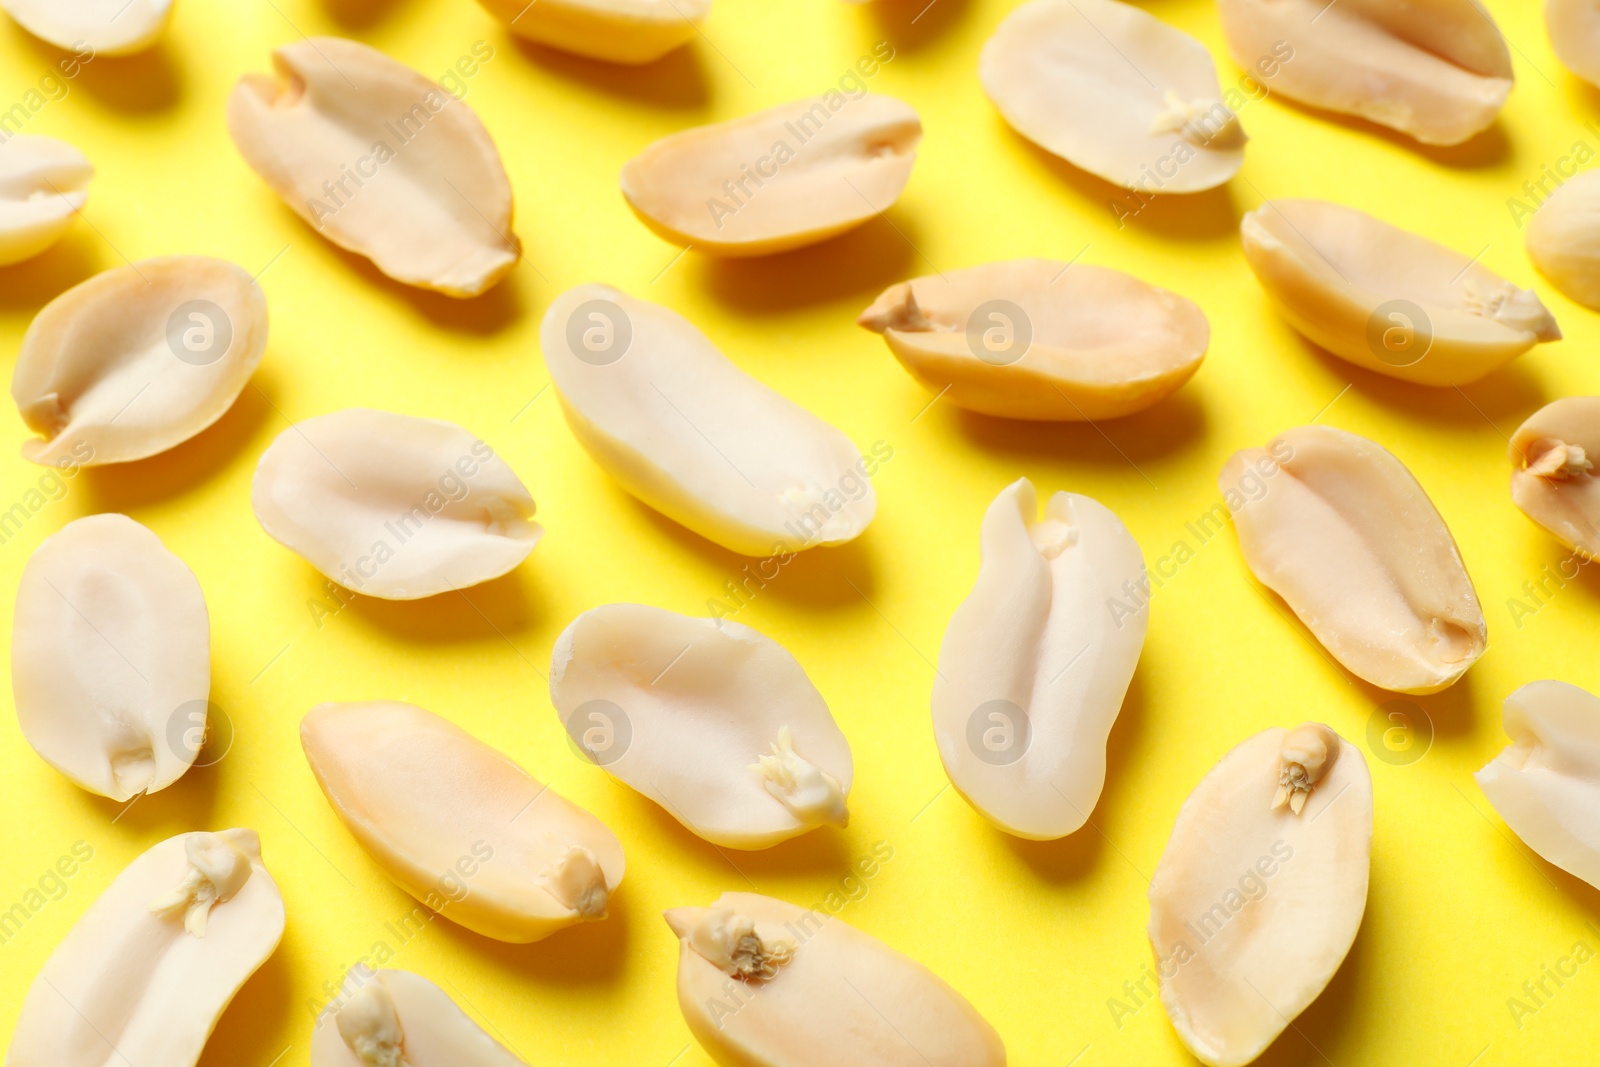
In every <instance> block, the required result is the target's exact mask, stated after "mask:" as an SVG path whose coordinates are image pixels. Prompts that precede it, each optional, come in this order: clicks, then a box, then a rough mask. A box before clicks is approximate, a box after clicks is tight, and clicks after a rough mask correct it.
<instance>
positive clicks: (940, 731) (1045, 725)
mask: <svg viewBox="0 0 1600 1067" xmlns="http://www.w3.org/2000/svg"><path fill="white" fill-rule="evenodd" d="M982 556H983V562H982V565H981V566H980V567H979V569H978V580H977V582H976V583H975V584H974V585H973V588H972V592H971V593H970V594H969V595H968V596H967V599H966V600H965V601H963V602H962V604H961V606H960V607H959V608H957V609H956V612H955V615H954V616H953V617H952V618H951V619H950V626H949V628H948V629H947V630H946V631H945V635H944V644H943V645H942V646H941V648H940V650H939V673H938V676H937V677H936V678H935V680H934V683H933V728H934V736H935V738H936V740H937V741H938V744H939V756H940V758H941V759H943V760H944V767H945V772H946V773H947V774H949V775H950V781H951V783H952V784H953V785H954V786H955V787H956V789H957V791H959V792H960V793H961V795H962V796H964V797H965V798H966V799H967V801H968V803H970V804H971V805H972V806H973V807H975V808H977V809H978V811H979V812H981V813H982V814H983V816H984V817H985V818H987V819H988V820H989V821H990V822H992V823H994V824H995V825H996V826H998V827H1000V829H1002V830H1004V831H1006V832H1007V833H1009V834H1015V835H1016V836H1018V837H1026V838H1033V839H1035V840H1052V839H1055V838H1058V837H1065V836H1066V835H1067V834H1070V833H1072V832H1073V831H1074V830H1077V829H1078V828H1079V827H1081V826H1082V825H1083V824H1084V822H1086V821H1087V820H1088V818H1089V814H1090V813H1091V812H1092V811H1093V810H1094V806H1095V802H1096V801H1097V800H1099V799H1100V791H1101V789H1102V788H1103V787H1104V785H1105V780H1106V738H1107V737H1108V736H1109V735H1110V733H1111V724H1112V723H1113V722H1115V721H1116V718H1117V713H1118V712H1120V711H1121V710H1122V700H1123V697H1124V696H1125V695H1126V694H1127V691H1128V685H1129V683H1130V682H1131V681H1132V680H1133V672H1134V668H1135V667H1136V666H1137V665H1138V663H1139V653H1140V650H1141V649H1143V647H1144V635H1145V627H1146V625H1147V623H1148V621H1149V612H1148V610H1146V608H1145V606H1144V605H1143V604H1138V606H1137V607H1132V606H1130V607H1128V608H1127V609H1126V613H1125V614H1124V613H1123V612H1122V611H1119V610H1118V609H1117V607H1116V605H1117V604H1123V603H1125V602H1126V601H1125V598H1126V597H1128V596H1129V592H1128V591H1129V590H1134V591H1135V592H1137V590H1140V589H1142V588H1145V587H1146V579H1145V569H1144V558H1143V557H1142V556H1141V555H1140V553H1139V546H1138V544H1137V543H1136V542H1135V541H1134V539H1133V536H1132V535H1131V534H1130V533H1128V529H1127V527H1125V526H1123V525H1122V522H1121V521H1120V520H1119V519H1118V518H1117V517H1116V516H1115V515H1113V514H1112V513H1111V512H1110V511H1109V510H1107V509H1106V508H1105V507H1103V506H1102V505H1100V504H1099V503H1097V502H1096V501H1094V500H1091V499H1089V498H1088V497H1086V496H1079V495H1077V494H1075V493H1056V494H1055V495H1054V496H1052V497H1051V498H1050V501H1049V503H1047V504H1046V505H1045V510H1044V516H1043V518H1040V517H1039V512H1038V500H1037V497H1036V496H1035V494H1034V490H1033V484H1032V483H1031V482H1029V481H1028V480H1027V479H1026V478H1022V479H1019V480H1017V481H1016V482H1014V483H1012V484H1011V485H1009V486H1007V487H1006V488H1005V489H1004V490H1002V491H1001V493H1000V495H999V496H998V497H996V498H995V501H994V503H993V504H991V505H989V511H988V513H987V514H986V515H984V517H983V538H982Z"/></svg>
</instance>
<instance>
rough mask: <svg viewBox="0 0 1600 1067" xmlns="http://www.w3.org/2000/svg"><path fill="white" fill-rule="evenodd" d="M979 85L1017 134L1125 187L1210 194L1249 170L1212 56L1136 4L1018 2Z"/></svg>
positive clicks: (988, 48)
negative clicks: (1241, 170)
mask: <svg viewBox="0 0 1600 1067" xmlns="http://www.w3.org/2000/svg"><path fill="white" fill-rule="evenodd" d="M978 77H979V79H980V80H981V81H982V82H983V90H984V92H986V93H988V94H989V99H990V100H992V101H994V104H995V106H996V107H998V108H999V109H1000V113H1001V114H1002V115H1004V116H1005V119H1006V121H1007V122H1008V123H1010V124H1011V125H1012V126H1013V127H1014V128H1015V129H1016V131H1017V132H1018V133H1020V134H1022V135H1023V136H1024V137H1026V138H1027V139H1028V140H1030V141H1033V142H1034V143H1035V144H1037V145H1039V146H1040V147H1041V148H1044V149H1046V150H1047V151H1050V152H1053V153H1054V154H1056V155H1058V156H1060V157H1061V158H1062V159H1065V160H1066V161H1067V162H1069V163H1071V164H1072V165H1073V166H1075V167H1080V168H1082V169H1083V170H1086V171H1088V172H1089V173H1090V174H1094V175H1096V176H1098V177H1101V178H1104V179H1105V180H1106V181H1108V182H1111V183H1113V184H1115V185H1120V186H1122V187H1123V188H1126V189H1140V190H1144V191H1146V192H1165V193H1193V192H1198V191H1200V190H1202V189H1212V188H1215V187H1216V186H1218V185H1221V184H1222V183H1223V182H1226V181H1227V180H1228V179H1229V178H1231V177H1233V176H1234V174H1236V173H1238V170H1239V167H1240V166H1241V165H1242V164H1243V163H1244V142H1245V135H1244V130H1243V129H1242V128H1241V127H1240V126H1239V119H1238V117H1237V116H1236V115H1235V114H1234V113H1233V111H1232V110H1230V109H1229V108H1228V106H1227V105H1226V104H1224V103H1223V102H1222V87H1221V86H1220V85H1219V84H1218V83H1217V68H1216V65H1215V64H1214V63H1212V61H1211V53H1209V52H1207V51H1206V49H1205V46H1204V45H1202V44H1201V43H1200V42H1199V41H1197V40H1195V39H1194V38H1193V37H1190V36H1189V35H1188V34H1186V33H1184V32H1183V31H1182V30H1179V29H1176V28H1174V27H1172V26H1168V25H1167V24H1166V23H1164V22H1162V21H1161V20H1160V19H1158V18H1156V17H1155V16H1154V15H1152V14H1150V13H1149V12H1147V11H1143V10H1141V9H1139V8H1137V7H1134V6H1132V5H1131V4H1124V3H1119V2H1118V0H1032V2H1030V3H1026V4H1023V5H1022V6H1021V7H1018V8H1016V9H1015V10H1014V11H1012V12H1011V14H1010V15H1008V16H1007V17H1006V19H1005V21H1004V22H1002V23H1000V28H999V29H997V30H996V31H995V33H994V36H993V37H991V38H989V42H988V44H986V45H984V48H983V54H982V56H981V58H980V59H979V60H978ZM1169 172H1170V173H1169Z"/></svg>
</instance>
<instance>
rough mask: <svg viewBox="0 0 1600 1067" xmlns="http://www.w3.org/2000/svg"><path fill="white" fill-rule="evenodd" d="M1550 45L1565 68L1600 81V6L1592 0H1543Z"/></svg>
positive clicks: (1596, 82)
mask: <svg viewBox="0 0 1600 1067" xmlns="http://www.w3.org/2000/svg"><path fill="white" fill-rule="evenodd" d="M1544 19H1545V26H1546V27H1547V28H1548V29H1549V31H1550V47H1551V48H1553V49H1554V50H1555V53H1556V58H1558V59H1560V60H1561V62H1562V63H1564V64H1566V67H1567V69H1568V70H1570V71H1572V73H1574V74H1576V75H1577V76H1578V77H1580V78H1582V79H1583V80H1584V81H1586V82H1588V83H1590V84H1591V85H1600V8H1597V7H1596V6H1595V5H1594V4H1593V3H1592V2H1591V0H1545V5H1544Z"/></svg>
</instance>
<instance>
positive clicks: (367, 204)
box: [228, 37, 521, 297]
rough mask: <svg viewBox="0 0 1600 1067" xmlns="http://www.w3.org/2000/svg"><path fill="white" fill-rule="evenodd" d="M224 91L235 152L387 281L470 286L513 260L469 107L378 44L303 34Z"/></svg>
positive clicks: (491, 162)
mask: <svg viewBox="0 0 1600 1067" xmlns="http://www.w3.org/2000/svg"><path fill="white" fill-rule="evenodd" d="M272 62H273V66H274V67H275V68H276V70H277V75H276V77H274V76H272V75H267V74H247V75H245V76H244V77H243V78H241V79H240V80H239V83H238V85H236V86H235V87H234V90H233V94H232V95H231V96H230V97H229V98H228V132H229V133H230V134H232V136H233V143H234V144H235V145H236V146H238V149H239V154H240V155H242V156H244V159H245V162H246V163H248V164H250V166H251V168H252V169H253V170H255V172H256V173H257V174H259V175H261V177H262V179H263V180H264V181H265V182H266V183H267V185H269V186H270V187H271V188H272V190H273V192H275V193H277V194H278V195H279V196H280V197H282V198H283V202H284V203H286V204H288V205H289V207H291V208H293V209H294V211H295V213H296V214H298V215H299V216H300V217H301V218H303V219H305V220H306V221H307V222H308V223H310V224H311V225H312V227H314V228H315V229H316V231H317V232H318V233H320V234H322V235H323V236H324V237H326V238H327V239H328V240H330V241H332V242H333V243H334V244H336V245H338V246H339V247H340V248H345V249H349V250H350V251H351V252H354V253H356V254H357V255H362V256H365V257H367V258H368V259H370V260H372V262H373V265H374V266H376V267H377V268H378V269H379V270H381V271H383V273H385V274H387V275H388V276H389V277H391V278H393V279H394V280H395V281H398V282H404V283H405V284H406V285H415V286H419V287H421V288H423V289H435V290H437V291H439V292H441V293H444V294H446V295H448V296H455V297H471V296H477V295H478V294H479V293H482V292H484V291H485V290H487V289H489V288H490V287H491V286H493V285H494V284H495V283H497V282H499V281H500V279H502V278H504V277H505V276H506V275H507V274H509V273H511V269H512V268H513V267H515V266H516V265H517V259H518V257H519V256H520V255H521V246H520V245H519V244H518V242H517V238H516V237H515V236H514V235H513V234H512V232H511V214H512V212H511V182H510V180H509V179H508V178H507V177H506V171H505V167H504V165H502V163H501V162H500V153H499V151H498V150H497V149H496V148H495V146H494V141H493V140H491V139H490V137H489V132H488V131H487V130H485V129H484V128H483V123H482V122H480V121H479V120H478V116H477V114H476V113H474V112H473V110H472V109H471V108H470V107H468V106H467V105H466V104H465V103H463V102H462V101H461V100H459V99H457V98H456V97H454V96H452V95H451V94H450V92H449V91H448V90H446V89H444V88H443V87H442V86H440V85H438V84H437V83H435V82H432V81H429V80H428V79H427V78H424V77H423V76H422V75H420V74H418V73H417V72H416V71H414V70H412V69H411V68H410V67H406V66H403V65H401V64H400V63H397V62H395V61H394V60H392V59H390V58H389V57H388V56H386V55H384V54H383V53H382V52H379V51H377V50H376V49H372V48H368V47H367V46H366V45H364V44H357V43H356V42H355V41H347V40H344V39H343V38H339V37H313V38H307V39H306V40H303V41H297V42H295V43H293V44H288V45H285V46H284V47H282V48H280V49H278V50H277V51H276V52H274V53H273V54H272Z"/></svg>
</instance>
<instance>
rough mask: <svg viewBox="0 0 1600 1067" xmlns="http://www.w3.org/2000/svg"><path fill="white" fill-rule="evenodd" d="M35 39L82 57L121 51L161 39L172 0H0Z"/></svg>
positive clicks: (128, 52) (123, 53)
mask: <svg viewBox="0 0 1600 1067" xmlns="http://www.w3.org/2000/svg"><path fill="white" fill-rule="evenodd" d="M0 7H3V8H5V11H6V14H8V15H10V16H11V17H12V18H14V19H16V20H17V23H18V25H20V26H21V27H22V28H23V29H25V30H27V31H28V32H29V33H31V34H33V35H34V36H35V37H37V38H39V39H40V40H41V41H48V42H49V43H51V44H53V45H55V46H56V47H57V48H61V49H65V50H66V51H68V52H74V53H77V54H78V55H80V56H82V55H83V54H85V53H87V54H88V55H90V56H96V55H101V56H126V55H132V54H133V53H135V52H143V51H145V50H146V49H148V48H151V47H153V46H154V45H155V43H156V42H157V41H158V40H160V39H161V35H162V34H163V33H164V32H165V31H166V28H167V23H168V22H170V21H171V20H172V0H0Z"/></svg>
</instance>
